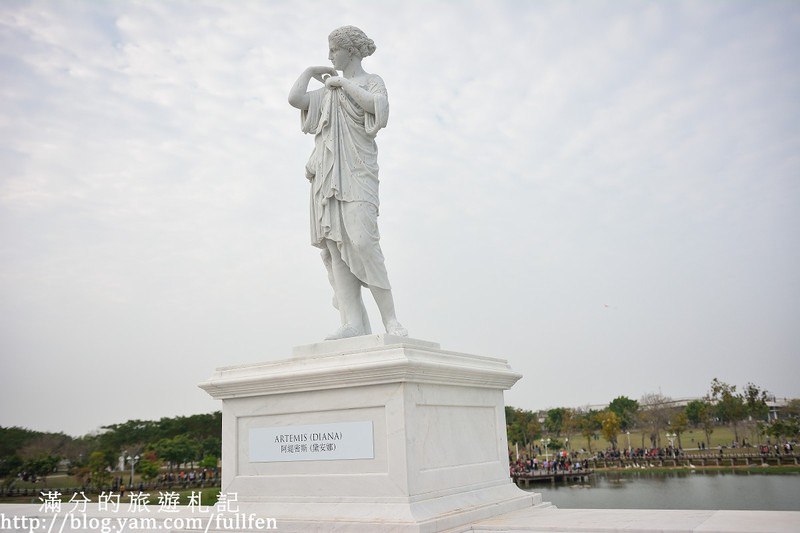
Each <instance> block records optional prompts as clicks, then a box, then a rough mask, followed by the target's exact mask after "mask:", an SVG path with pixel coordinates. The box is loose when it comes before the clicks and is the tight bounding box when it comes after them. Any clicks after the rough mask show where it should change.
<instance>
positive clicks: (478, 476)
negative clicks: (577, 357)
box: [200, 335, 541, 531]
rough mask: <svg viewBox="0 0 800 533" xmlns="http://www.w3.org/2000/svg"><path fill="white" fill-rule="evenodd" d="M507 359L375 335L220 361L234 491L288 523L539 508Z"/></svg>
mask: <svg viewBox="0 0 800 533" xmlns="http://www.w3.org/2000/svg"><path fill="white" fill-rule="evenodd" d="M520 377H521V376H520V375H519V374H516V373H514V372H513V371H511V369H510V368H509V366H508V364H507V362H506V361H504V360H500V359H493V358H488V357H478V356H474V355H466V354H461V353H454V352H448V351H444V350H441V349H440V348H439V345H438V344H436V343H431V342H425V341H419V340H414V339H408V338H402V337H392V336H388V335H368V336H363V337H356V338H352V339H343V340H339V341H326V342H322V343H318V344H312V345H308V346H301V347H297V348H295V350H294V355H293V358H292V359H287V360H282V361H277V362H268V363H261V364H253V365H243V366H235V367H227V368H221V369H219V370H217V372H216V373H215V374H214V375H213V377H212V378H211V379H209V380H208V381H206V382H204V383H202V384H200V387H201V388H203V389H204V390H205V391H207V392H208V393H209V394H210V395H211V396H213V397H214V398H217V399H221V400H222V425H223V429H222V432H223V438H222V464H223V470H222V492H223V493H229V494H232V493H236V495H237V497H238V504H239V507H240V510H241V511H243V512H247V513H251V512H252V513H256V514H258V515H259V516H264V517H272V518H275V519H276V520H277V522H278V527H279V528H280V530H282V531H293V530H297V531H309V530H322V531H330V530H334V529H335V530H348V531H351V530H353V531H376V530H381V531H386V530H392V531H441V530H445V529H450V528H456V527H458V526H462V525H465V524H468V523H472V522H475V521H479V520H483V519H486V518H489V517H492V516H496V515H499V514H503V513H507V512H510V511H513V510H517V509H522V508H526V507H531V506H533V505H537V504H540V503H541V501H540V498H541V497H540V496H539V495H536V494H532V493H529V492H525V491H522V490H520V489H518V488H517V487H516V486H515V485H514V484H513V483H512V481H511V480H510V478H509V472H508V455H507V454H508V452H507V444H506V428H505V410H504V403H503V390H505V389H509V388H510V387H511V386H512V385H513V384H514V383H515V382H516V381H517V380H518V379H519V378H520Z"/></svg>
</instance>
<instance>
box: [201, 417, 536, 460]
mask: <svg viewBox="0 0 800 533" xmlns="http://www.w3.org/2000/svg"><path fill="white" fill-rule="evenodd" d="M506 434H507V436H508V442H509V443H514V442H519V443H521V444H522V445H523V446H525V447H527V446H528V445H529V444H532V443H533V441H534V440H536V439H538V438H539V437H540V436H541V434H542V428H541V424H539V418H538V416H537V415H536V413H534V412H532V411H526V410H523V409H517V408H514V407H511V406H506ZM207 455H214V454H213V453H209V452H207Z"/></svg>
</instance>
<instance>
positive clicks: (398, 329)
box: [369, 286, 408, 337]
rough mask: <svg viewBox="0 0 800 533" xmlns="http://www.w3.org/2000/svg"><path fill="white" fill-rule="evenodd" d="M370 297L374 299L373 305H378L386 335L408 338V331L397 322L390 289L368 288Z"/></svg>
mask: <svg viewBox="0 0 800 533" xmlns="http://www.w3.org/2000/svg"><path fill="white" fill-rule="evenodd" d="M369 290H370V291H372V296H373V297H374V298H375V303H376V304H378V310H379V311H380V312H381V319H382V320H383V325H384V326H385V327H386V333H388V334H389V335H397V336H398V337H408V330H407V329H406V328H404V327H403V325H402V324H400V322H399V321H398V320H397V315H396V314H395V311H394V297H393V296H392V291H391V290H390V289H381V288H380V287H373V286H370V288H369Z"/></svg>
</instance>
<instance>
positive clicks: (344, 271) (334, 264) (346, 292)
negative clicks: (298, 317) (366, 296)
mask: <svg viewBox="0 0 800 533" xmlns="http://www.w3.org/2000/svg"><path fill="white" fill-rule="evenodd" d="M325 243H326V244H327V246H328V251H330V254H331V271H332V272H333V280H334V285H335V287H336V301H337V303H338V304H339V312H340V314H341V317H342V326H341V327H340V328H339V329H338V330H337V331H336V332H334V333H333V334H331V335H329V336H328V337H326V339H328V340H331V339H341V338H345V337H355V336H358V335H364V333H365V328H364V323H363V318H364V316H365V315H366V310H365V309H364V302H363V300H362V299H361V282H360V281H359V279H358V278H357V277H355V276H354V275H353V273H352V272H350V267H348V266H347V264H346V263H345V262H344V261H343V260H342V256H341V254H340V253H339V248H338V247H337V246H336V243H335V242H334V241H331V240H329V239H328V240H326V241H325Z"/></svg>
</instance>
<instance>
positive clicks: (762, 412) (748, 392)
mask: <svg viewBox="0 0 800 533" xmlns="http://www.w3.org/2000/svg"><path fill="white" fill-rule="evenodd" d="M742 396H743V399H744V403H745V406H746V407H747V414H748V416H751V417H753V418H754V419H755V420H761V421H765V420H768V419H769V406H767V391H766V390H763V389H761V388H759V387H758V386H756V385H754V384H752V383H748V384H747V385H745V387H744V392H743V393H742Z"/></svg>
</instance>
